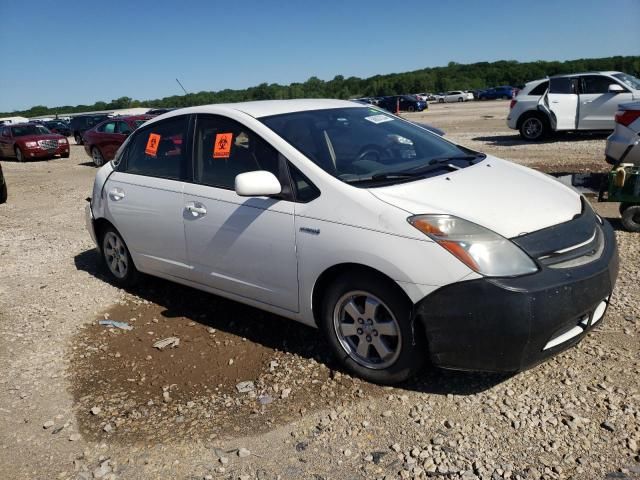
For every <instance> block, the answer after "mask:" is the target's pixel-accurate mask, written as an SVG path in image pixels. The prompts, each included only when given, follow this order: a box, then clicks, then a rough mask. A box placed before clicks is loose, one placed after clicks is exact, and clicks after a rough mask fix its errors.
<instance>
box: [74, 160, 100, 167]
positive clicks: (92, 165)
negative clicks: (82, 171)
mask: <svg viewBox="0 0 640 480" xmlns="http://www.w3.org/2000/svg"><path fill="white" fill-rule="evenodd" d="M78 166H79V167H95V166H96V165H95V163H93V162H92V161H88V162H82V163H79V164H78Z"/></svg>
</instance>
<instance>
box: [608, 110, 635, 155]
mask: <svg viewBox="0 0 640 480" xmlns="http://www.w3.org/2000/svg"><path fill="white" fill-rule="evenodd" d="M615 121H616V126H615V130H614V131H613V133H612V134H611V135H609V138H607V147H606V149H605V158H606V159H607V162H608V163H610V164H612V165H619V164H621V163H632V164H634V165H636V166H640V102H633V103H623V104H622V105H620V106H619V107H618V111H617V112H616V117H615Z"/></svg>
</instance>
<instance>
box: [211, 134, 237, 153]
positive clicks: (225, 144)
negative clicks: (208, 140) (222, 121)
mask: <svg viewBox="0 0 640 480" xmlns="http://www.w3.org/2000/svg"><path fill="white" fill-rule="evenodd" d="M232 140H233V133H218V134H217V135H216V142H215V143H214V144H213V158H229V156H231V141H232Z"/></svg>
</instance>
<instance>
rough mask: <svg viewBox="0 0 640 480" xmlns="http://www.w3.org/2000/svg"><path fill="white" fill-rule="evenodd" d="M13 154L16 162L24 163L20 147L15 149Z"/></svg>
mask: <svg viewBox="0 0 640 480" xmlns="http://www.w3.org/2000/svg"><path fill="white" fill-rule="evenodd" d="M15 154H16V160H17V161H19V162H24V154H23V153H22V150H20V147H16V148H15Z"/></svg>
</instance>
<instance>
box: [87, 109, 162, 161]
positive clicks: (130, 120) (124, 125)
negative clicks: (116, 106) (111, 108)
mask: <svg viewBox="0 0 640 480" xmlns="http://www.w3.org/2000/svg"><path fill="white" fill-rule="evenodd" d="M152 118H154V116H153V115H131V116H126V117H111V118H108V119H107V120H104V121H103V122H101V123H99V124H98V125H96V126H95V127H93V128H91V129H89V130H87V131H85V132H84V135H83V140H84V150H85V151H86V152H87V154H89V155H90V156H91V158H92V159H93V163H94V164H95V166H96V167H100V166H102V165H103V164H104V162H108V161H109V160H111V159H113V157H114V156H115V154H116V152H117V151H118V148H120V145H122V144H123V143H124V141H125V140H126V139H127V137H128V136H129V135H130V134H131V133H132V132H133V131H134V130H136V129H137V128H138V127H139V126H140V125H142V124H143V123H144V122H146V121H147V120H150V119H152Z"/></svg>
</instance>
